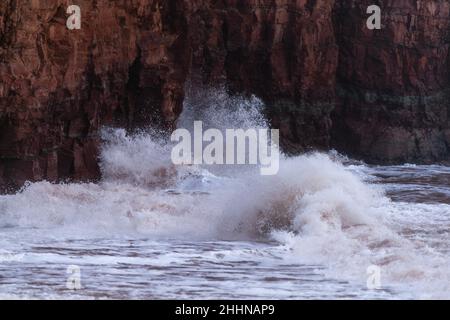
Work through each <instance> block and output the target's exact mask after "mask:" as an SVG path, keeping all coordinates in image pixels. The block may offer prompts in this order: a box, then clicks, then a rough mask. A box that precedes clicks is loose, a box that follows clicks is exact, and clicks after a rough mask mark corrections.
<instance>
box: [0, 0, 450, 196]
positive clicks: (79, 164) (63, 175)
mask: <svg viewBox="0 0 450 320" xmlns="http://www.w3.org/2000/svg"><path fill="white" fill-rule="evenodd" d="M75 2H76V3H75ZM75 2H74V3H71V4H77V5H79V6H80V7H81V9H82V28H81V30H68V29H67V28H66V20H67V18H68V14H67V13H66V8H67V6H68V2H67V1H63V0H30V1H18V0H2V1H1V3H0V79H1V82H0V185H1V186H2V188H3V189H7V188H13V189H14V188H17V187H20V186H21V185H22V184H23V183H24V182H25V181H26V180H32V181H33V180H40V179H48V180H51V181H59V180H64V179H67V178H74V179H77V180H93V179H96V178H98V177H99V174H100V173H99V167H98V159H97V156H98V148H99V145H100V137H99V134H98V132H99V129H100V128H101V127H102V126H103V125H118V126H123V127H128V128H139V127H145V126H149V125H151V126H159V127H163V128H168V129H170V128H171V127H172V126H173V124H174V122H175V121H176V119H177V117H178V116H179V114H180V112H181V110H182V104H183V99H184V96H185V92H184V90H185V85H186V82H187V81H193V82H194V83H195V82H196V81H198V82H199V83H202V84H207V85H212V86H214V85H218V84H225V85H226V86H227V87H228V88H229V89H230V90H231V91H233V92H237V93H243V94H256V95H258V96H260V97H262V98H263V99H264V100H265V102H266V104H267V113H268V115H269V117H270V119H271V121H272V125H273V126H274V127H277V128H280V129H281V133H282V142H283V145H284V147H285V148H286V150H288V151H289V152H301V151H304V150H308V149H310V148H314V149H328V148H330V147H337V148H338V150H341V151H344V152H347V153H349V154H351V155H353V156H357V157H362V158H364V159H366V160H369V161H388V162H403V161H416V162H421V161H441V160H448V159H449V155H450V118H449V111H450V103H449V100H450V99H449V88H450V55H449V45H450V25H449V21H450V13H449V6H450V4H449V1H444V0H427V1H418V0H402V1H387V0H382V1H377V2H378V4H379V5H380V6H381V8H382V16H383V23H382V24H383V29H382V30H373V31H372V30H368V29H367V28H366V19H367V17H368V15H367V14H366V9H367V6H368V5H370V4H373V3H372V1H370V0H336V1H333V0H246V1H238V0H221V1H213V0H169V1H162V0H129V1H126V0H117V1H114V2H112V1H108V0H97V1H90V0H89V1H88V0H77V1H75Z"/></svg>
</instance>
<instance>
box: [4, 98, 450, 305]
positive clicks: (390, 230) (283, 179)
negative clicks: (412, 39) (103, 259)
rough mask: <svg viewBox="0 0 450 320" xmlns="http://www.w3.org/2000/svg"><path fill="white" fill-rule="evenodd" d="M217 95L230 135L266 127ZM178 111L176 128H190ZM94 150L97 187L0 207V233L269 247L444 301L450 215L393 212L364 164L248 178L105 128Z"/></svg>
mask: <svg viewBox="0 0 450 320" xmlns="http://www.w3.org/2000/svg"><path fill="white" fill-rule="evenodd" d="M218 95H219V97H217V96H214V95H212V96H213V97H215V98H216V99H217V100H218V101H222V102H223V101H226V104H231V105H239V106H240V108H241V109H239V110H240V116H239V117H238V116H237V115H238V114H237V113H233V112H229V113H226V114H222V115H221V116H222V117H223V118H225V119H226V121H228V122H227V123H226V125H227V126H228V127H233V126H234V125H242V124H243V123H245V125H246V126H251V125H252V124H253V125H255V126H261V125H263V124H264V122H263V121H262V120H261V119H262V117H261V115H260V113H256V114H257V116H255V110H256V109H258V108H259V107H260V101H259V100H255V98H253V100H252V99H250V100H245V99H243V98H230V97H227V96H223V93H220V94H218ZM209 99H211V98H209ZM227 99H228V100H227ZM188 103H192V102H189V101H188ZM186 110H187V111H186V112H187V113H188V115H185V116H184V118H183V119H182V121H181V122H182V123H185V124H186V123H188V122H189V121H188V120H187V119H192V118H195V115H193V114H195V112H193V110H192V108H189V106H186ZM213 110H217V108H216V109H214V108H213ZM208 112H211V109H210V110H209V111H208V110H206V111H205V110H204V111H203V113H202V114H203V116H204V114H205V113H206V114H214V113H208ZM236 112H237V111H236ZM207 118H208V119H209V120H210V121H211V123H212V124H211V125H214V124H218V123H219V122H220V119H219V120H212V119H213V118H212V117H207ZM223 118H222V120H223ZM253 120H254V122H252V121H253ZM235 121H237V122H238V123H236V122H235ZM221 123H222V125H223V124H224V121H222V122H221ZM223 128H225V126H224V127H223ZM221 129H222V127H221ZM104 139H105V140H106V142H105V145H104V148H103V151H102V155H101V161H102V165H101V167H102V172H103V181H101V182H100V183H98V184H93V183H85V184H83V183H68V184H51V183H49V182H39V183H33V184H29V185H28V186H27V187H26V188H24V190H22V191H21V192H20V193H17V194H15V195H5V196H1V197H0V226H3V227H8V229H11V228H12V229H14V228H18V229H23V228H31V229H32V230H34V231H33V232H34V233H35V234H39V232H41V231H40V230H45V233H46V234H47V235H48V234H51V235H52V236H55V237H63V238H64V237H69V235H70V236H71V237H74V236H75V237H78V238H86V239H88V238H90V237H92V238H96V237H99V236H109V237H120V236H126V237H148V238H151V239H153V240H155V241H157V240H161V239H178V240H188V241H197V240H198V241H200V240H251V241H254V240H257V241H261V240H263V241H271V240H274V241H276V242H277V243H279V248H281V249H282V251H280V252H282V258H283V259H285V260H286V261H296V262H298V263H302V264H311V265H321V266H324V267H325V268H326V271H325V274H326V276H328V277H332V278H335V279H345V280H349V281H359V282H360V283H365V278H366V277H367V275H366V269H367V267H368V266H370V265H378V266H380V267H381V270H382V284H383V285H384V286H385V287H386V288H390V287H392V288H404V290H405V291H407V290H417V292H418V295H417V296H415V297H416V298H421V297H430V295H431V297H437V298H444V297H446V298H449V296H450V288H449V286H450V270H449V267H448V266H449V262H450V257H449V251H450V250H449V247H450V243H449V240H448V235H449V233H448V230H449V228H450V227H449V226H450V206H448V205H445V204H411V203H401V202H395V203H394V202H392V201H391V200H390V199H389V198H388V197H386V196H385V195H384V191H383V187H382V185H374V184H373V182H375V180H376V179H375V178H373V175H371V172H370V170H369V169H368V168H367V167H366V166H364V165H362V164H358V165H353V164H352V165H350V166H346V165H344V164H343V163H342V159H340V158H339V157H336V156H335V155H331V156H330V155H326V154H320V153H312V154H307V155H303V156H298V157H291V158H287V157H283V158H282V159H280V160H281V162H280V172H279V173H278V174H277V175H275V176H261V175H259V172H258V170H256V169H257V168H248V167H239V166H237V167H220V166H214V167H208V166H205V167H201V166H185V167H180V166H173V165H171V164H170V145H169V144H167V143H166V142H164V140H162V139H160V138H155V136H154V135H152V134H139V135H135V136H129V135H127V134H126V132H125V131H124V130H120V129H119V130H112V129H109V130H105V132H104ZM368 177H371V178H370V179H369V178H368ZM439 226H440V228H441V229H442V230H441V229H439V230H441V231H440V233H439V232H435V231H436V228H438V227H439ZM408 228H409V229H410V231H411V232H410V233H409V234H408V232H407V231H408V230H406V229H408ZM439 230H437V231H439ZM446 232H447V233H446ZM424 233H425V234H424ZM427 235H428V236H427ZM441 237H442V238H441ZM430 239H431V240H430ZM236 254H238V253H236ZM277 254H279V252H278V253H277ZM229 259H231V260H232V258H229ZM411 288H412V289H411Z"/></svg>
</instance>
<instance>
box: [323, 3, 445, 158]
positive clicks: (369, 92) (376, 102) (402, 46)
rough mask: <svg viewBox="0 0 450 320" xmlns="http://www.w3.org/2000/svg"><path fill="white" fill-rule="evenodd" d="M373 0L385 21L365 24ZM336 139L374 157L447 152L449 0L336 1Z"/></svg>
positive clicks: (353, 152) (349, 149)
mask: <svg viewBox="0 0 450 320" xmlns="http://www.w3.org/2000/svg"><path fill="white" fill-rule="evenodd" d="M374 2H378V3H379V5H380V6H381V8H383V10H382V29H381V30H374V31H370V30H368V29H367V28H365V27H364V25H365V24H364V21H365V19H366V17H367V15H365V14H364V13H365V10H366V8H367V7H368V6H369V5H370V4H373V3H374ZM334 20H335V26H336V29H335V30H336V35H337V43H338V45H339V64H338V69H337V84H338V85H337V95H338V97H339V99H338V100H337V102H338V103H337V105H336V109H335V111H334V113H333V131H332V139H333V145H335V146H336V147H337V149H339V150H342V151H344V152H346V153H349V154H350V155H354V156H358V157H361V158H363V159H368V160H370V161H375V162H389V163H399V162H400V163H404V162H436V161H442V160H446V161H449V160H450V54H449V46H450V1H448V0H422V1H420V0H417V1H416V0H414V1H413V0H402V1H387V0H383V1H372V0H359V1H356V0H355V1H340V2H339V5H338V6H336V9H335V17H334Z"/></svg>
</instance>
